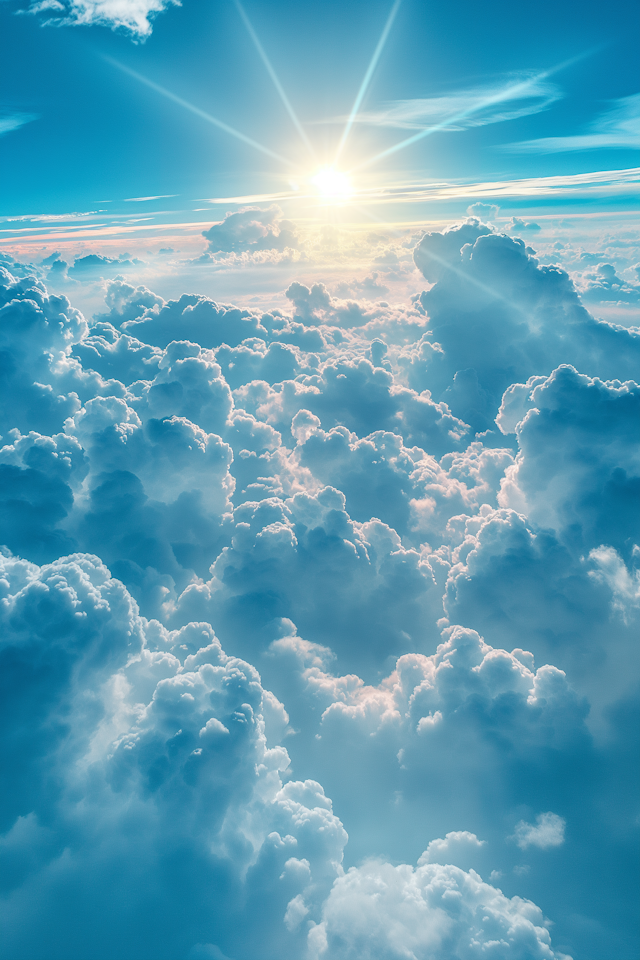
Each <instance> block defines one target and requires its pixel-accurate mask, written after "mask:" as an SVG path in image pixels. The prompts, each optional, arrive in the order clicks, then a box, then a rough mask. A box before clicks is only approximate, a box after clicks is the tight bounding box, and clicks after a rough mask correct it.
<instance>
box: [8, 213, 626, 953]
mask: <svg viewBox="0 0 640 960" xmlns="http://www.w3.org/2000/svg"><path fill="white" fill-rule="evenodd" d="M483 206H486V205H483ZM470 212H471V213H474V214H478V215H480V216H485V217H489V218H490V217H491V216H493V217H494V219H495V216H496V214H497V208H493V207H492V208H488V209H486V210H484V209H483V210H471V211H470ZM537 226H538V225H537V224H535V223H525V222H524V221H517V222H516V220H515V219H514V221H513V222H512V223H511V224H510V225H509V227H508V230H507V231H506V232H499V231H498V229H497V228H496V227H494V226H492V224H491V223H487V222H484V221H483V220H481V219H479V218H478V217H477V216H471V217H469V218H468V219H467V220H465V221H464V222H461V223H458V224H457V225H455V226H453V227H451V228H449V229H446V230H443V231H432V232H428V233H426V234H425V235H424V236H421V237H419V238H418V239H417V241H414V242H413V243H412V244H411V245H409V244H408V243H407V238H406V236H404V237H403V238H402V239H401V240H400V241H398V244H397V245H396V248H395V249H391V248H389V249H387V250H386V251H385V250H384V249H381V250H380V251H379V252H378V258H379V259H378V263H379V268H380V271H381V272H382V273H381V274H380V275H378V274H376V275H369V276H368V277H365V278H362V277H361V278H360V279H352V280H343V281H342V284H341V285H335V284H334V285H333V286H332V285H326V284H325V283H323V282H322V281H321V280H319V279H317V280H316V279H314V280H313V281H307V282H303V279H304V277H303V274H302V271H301V272H300V277H301V278H302V279H297V280H294V281H293V282H291V283H290V284H289V286H288V287H287V289H286V292H285V295H284V296H283V297H280V298H279V299H278V300H277V303H278V305H277V306H272V307H271V308H270V309H263V308H262V306H261V307H260V308H255V307H254V308H252V307H251V306H250V305H248V304H247V303H246V300H245V302H244V305H243V306H236V305H234V304H233V303H222V302H216V301H214V300H212V299H211V298H210V297H208V296H205V295H202V294H192V293H189V292H186V293H182V292H181V293H180V294H179V295H177V296H175V297H173V298H169V299H165V298H164V297H163V296H161V295H159V294H158V293H157V292H154V291H152V290H150V289H148V288H147V287H146V286H145V285H144V284H143V283H137V282H136V280H135V278H134V275H135V269H136V262H135V258H130V259H129V260H127V262H126V263H124V258H113V257H109V256H101V255H98V254H92V255H88V256H86V257H84V258H78V259H76V261H75V264H74V265H73V267H71V268H70V269H69V267H68V264H67V263H65V262H63V261H62V260H61V259H60V258H59V257H55V256H54V257H53V258H51V257H50V258H49V262H45V263H44V265H42V266H41V267H40V268H38V269H34V268H32V267H31V266H29V265H25V264H24V263H22V262H20V261H17V260H14V259H13V257H11V256H9V255H3V257H2V261H1V262H2V264H3V265H2V266H0V359H1V368H2V378H1V380H0V393H1V400H2V403H1V410H2V415H1V423H0V433H1V434H2V441H1V443H2V447H1V449H0V475H1V477H2V483H1V484H0V497H1V500H0V516H1V518H2V524H1V537H0V539H1V541H2V543H3V544H4V547H3V551H2V555H1V556H0V565H1V566H2V573H1V579H0V586H1V588H2V604H1V606H0V617H1V618H2V633H1V640H0V658H1V660H2V672H1V674H0V676H1V678H2V685H3V691H2V698H1V700H0V704H1V706H0V709H1V710H2V711H4V716H3V731H4V734H3V738H2V747H1V749H2V751H3V757H2V768H3V771H4V773H5V783H6V784H7V789H6V790H5V792H4V796H3V800H2V808H1V809H2V823H1V825H0V830H1V831H2V836H1V839H0V858H1V861H2V863H3V867H2V869H1V870H0V875H1V877H2V881H1V882H2V886H3V899H2V902H1V904H0V916H1V917H2V929H3V937H2V943H1V945H0V957H2V958H4V960H86V958H87V957H91V958H93V960H112V958H113V957H115V956H117V957H119V958H121V960H146V958H149V960H150V958H153V960H356V958H358V960H367V958H369V960H408V958H414V960H427V958H428V960H480V958H483V960H537V958H540V960H543V958H544V960H567V957H570V956H574V957H576V958H580V957H589V960H611V958H612V957H614V956H615V957H616V958H619V960H632V958H633V957H635V956H636V955H637V949H638V942H637V917H636V916H635V914H634V910H635V903H634V897H633V895H632V892H631V891H632V890H633V887H634V884H636V883H637V876H636V874H637V859H638V858H637V852H638V816H637V791H636V790H635V787H634V778H633V769H634V763H636V764H637V758H636V757H635V753H634V749H635V740H634V737H633V730H634V729H635V727H634V724H637V719H638V718H637V714H638V666H639V663H638V661H639V659H640V658H639V654H638V645H637V636H638V608H639V606H640V569H639V568H640V547H639V546H638V544H640V511H639V510H638V493H639V492H640V453H639V451H640V446H639V445H638V439H639V438H640V436H639V435H640V387H639V386H638V383H637V382H636V381H637V380H638V372H639V371H640V333H639V331H638V330H637V328H634V327H629V326H627V325H624V326H623V325H620V324H617V323H614V322H608V321H607V320H605V319H595V318H594V316H592V314H591V313H590V312H589V309H588V308H589V306H590V305H592V304H593V303H595V302H602V301H606V299H607V297H609V298H610V299H614V298H617V300H616V302H618V301H620V302H622V301H624V302H625V303H626V302H629V303H630V302H631V301H632V300H633V298H634V297H635V298H637V297H638V289H639V288H638V285H637V284H634V283H633V282H632V280H630V279H624V278H622V279H621V278H620V276H619V275H618V274H617V273H616V269H620V268H619V267H618V268H616V267H615V266H613V265H611V264H608V263H601V264H600V265H599V266H596V268H595V269H594V271H593V276H591V275H590V274H589V275H588V276H587V275H584V277H582V278H580V277H576V276H575V275H574V277H573V278H572V277H571V276H570V275H569V273H568V272H567V270H566V269H564V268H563V266H562V265H561V264H560V263H559V262H558V261H557V258H556V260H554V262H541V259H542V260H545V259H546V260H547V261H550V260H552V259H553V258H552V257H551V255H549V256H547V257H546V258H545V257H542V258H541V259H538V258H537V257H536V256H535V255H534V252H533V251H532V249H531V247H529V246H527V241H523V240H521V239H519V238H518V232H521V233H524V235H526V236H529V235H530V234H531V233H532V232H535V230H536V228H537ZM205 239H206V240H207V244H208V248H209V249H208V251H207V252H206V253H205V254H204V255H203V257H201V258H199V262H200V264H201V266H202V269H211V267H212V265H213V267H214V268H215V265H216V264H217V263H220V262H221V260H224V262H226V263H228V262H229V258H232V259H233V258H235V261H236V262H237V261H238V260H240V261H241V262H243V263H245V264H246V263H249V262H253V263H254V264H255V269H256V270H257V271H259V270H260V269H262V264H263V263H264V262H265V258H269V257H275V258H280V259H282V258H288V261H287V262H288V263H290V264H295V263H296V262H297V261H296V257H299V256H300V247H301V243H300V242H299V241H298V238H297V235H296V230H295V227H294V225H293V224H291V223H289V222H287V221H283V220H282V219H281V218H279V214H278V209H277V208H268V209H265V210H261V211H260V213H259V215H258V214H257V213H256V212H255V211H252V212H251V213H250V215H248V214H247V213H246V212H242V211H241V212H239V213H237V214H230V215H228V216H227V217H226V218H225V220H224V221H222V222H220V223H219V224H217V225H214V227H212V228H211V229H209V230H208V231H207V232H206V234H205ZM557 242H558V243H559V242H560V241H557ZM558 249H560V247H558ZM403 251H404V252H403ZM403 257H404V259H402V258H403ZM243 258H244V259H243ZM247 258H248V259H247ZM411 258H412V262H411V269H413V264H415V267H416V268H417V269H418V270H419V272H420V275H421V278H422V282H421V285H420V291H421V292H418V293H416V294H414V295H413V296H411V297H407V298H406V299H405V300H404V301H401V302H397V303H392V302H390V301H388V300H385V299H382V297H383V296H384V295H385V294H384V292H382V291H385V292H388V288H387V287H384V286H383V281H382V274H383V273H385V272H386V275H387V276H390V275H392V274H393V273H394V271H395V275H396V276H397V277H398V276H400V277H403V276H406V273H407V270H408V269H409V268H408V267H407V265H406V263H405V260H410V259H411ZM83 260H84V262H83ZM190 266H191V265H189V269H190ZM125 267H126V271H125V269H124V268H125ZM624 269H626V268H624ZM45 270H47V271H48V273H49V277H50V280H49V281H48V282H49V287H50V288H51V287H53V290H52V289H48V288H47V285H46V284H45V282H43V276H45ZM186 270H187V267H185V271H186ZM101 277H102V278H104V279H102V280H100V279H99V278H101ZM45 279H46V277H45ZM138 279H139V278H138ZM388 282H391V281H388ZM97 283H98V284H99V287H100V290H101V292H102V302H101V305H100V306H99V308H97V309H95V310H94V311H93V313H92V315H91V316H85V315H84V314H83V313H82V312H80V310H79V309H77V308H76V307H74V306H73V305H72V303H73V300H74V299H76V297H77V302H79V301H82V292H83V290H85V289H90V290H92V291H95V289H96V284H97ZM65 285H66V287H65ZM186 285H187V284H186V283H185V286H186ZM61 289H66V290H67V293H68V296H69V298H70V299H71V301H72V302H70V300H69V299H68V298H67V296H66V295H64V294H63V293H62V292H61ZM183 289H184V287H183ZM53 291H55V292H53ZM91 296H93V294H91ZM239 299H242V298H241V297H240V296H239ZM274 302H276V301H275V298H274ZM85 312H86V311H85Z"/></svg>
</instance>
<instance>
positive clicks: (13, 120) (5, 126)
mask: <svg viewBox="0 0 640 960" xmlns="http://www.w3.org/2000/svg"><path fill="white" fill-rule="evenodd" d="M38 119H39V115H38V114H37V113H10V114H7V115H5V116H4V117H0V136H2V134H3V133H11V132H12V130H19V129H20V127H24V125H25V123H31V121H32V120H38Z"/></svg>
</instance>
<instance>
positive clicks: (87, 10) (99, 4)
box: [28, 0, 179, 39]
mask: <svg viewBox="0 0 640 960" xmlns="http://www.w3.org/2000/svg"><path fill="white" fill-rule="evenodd" d="M172 3H179V0H34V2H32V3H31V4H30V5H29V7H28V12H29V13H34V14H38V15H40V16H42V17H43V18H44V19H45V22H49V23H53V24H59V23H69V24H78V25H87V26H89V25H92V24H97V25H99V26H103V27H111V29H113V30H124V31H126V32H127V33H129V34H131V35H132V36H133V37H136V38H142V39H144V38H145V37H147V36H148V35H149V34H150V33H151V24H152V21H153V18H154V17H155V16H156V14H158V13H160V12H161V11H162V10H165V9H166V8H167V7H168V6H170V5H171V4H172Z"/></svg>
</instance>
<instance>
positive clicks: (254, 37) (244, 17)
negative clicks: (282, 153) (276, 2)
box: [234, 0, 399, 160]
mask: <svg viewBox="0 0 640 960" xmlns="http://www.w3.org/2000/svg"><path fill="white" fill-rule="evenodd" d="M234 2H235V5H236V7H237V9H238V13H239V14H240V16H241V17H242V22H243V23H244V25H245V27H246V28H247V32H248V34H249V36H250V37H251V39H252V40H253V43H254V46H255V48H256V50H257V51H258V53H259V54H260V59H261V60H262V62H263V63H264V65H265V67H266V69H267V73H268V74H269V76H270V77H271V79H272V81H273V85H274V87H275V88H276V90H277V91H278V94H279V96H280V99H281V100H282V103H283V104H284V108H285V110H286V111H287V113H288V114H289V116H290V118H291V122H292V123H293V125H294V127H295V128H296V130H297V131H298V133H299V134H300V137H301V138H302V141H303V143H304V145H305V146H306V148H307V150H308V151H309V153H310V154H311V156H312V157H313V159H314V160H315V159H316V154H315V151H314V149H313V146H312V144H311V141H310V140H309V137H308V136H307V134H306V131H305V129H304V127H303V126H302V124H301V123H300V121H299V119H298V117H297V114H296V112H295V110H294V109H293V107H292V106H291V101H290V100H289V98H288V96H287V95H286V93H285V92H284V89H283V87H282V84H281V83H280V81H279V79H278V75H277V73H276V72H275V70H274V69H273V67H272V65H271V61H270V60H269V58H268V56H267V54H266V52H265V50H264V47H263V46H262V44H261V43H260V40H259V38H258V35H257V34H256V32H255V30H254V29H253V25H252V23H251V21H250V20H249V18H248V16H247V14H246V12H245V9H244V7H243V6H242V4H241V3H240V0H234ZM398 2H399V0H398Z"/></svg>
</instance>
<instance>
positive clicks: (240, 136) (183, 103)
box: [103, 56, 295, 167]
mask: <svg viewBox="0 0 640 960" xmlns="http://www.w3.org/2000/svg"><path fill="white" fill-rule="evenodd" d="M103 59H104V60H106V61H107V63H110V64H111V65H112V66H114V67H117V69H118V70H121V71H122V72H123V73H126V74H128V76H130V77H133V78H134V79H135V80H137V81H138V82H139V83H143V84H144V85H145V87H149V88H150V89H151V90H155V91H156V93H159V94H161V95H162V96H163V97H166V98H167V100H171V101H173V103H177V104H178V106H180V107H184V109H185V110H188V111H189V112H190V113H194V114H195V115H196V116H197V117H200V118H201V119H202V120H206V121H207V123H211V124H213V126H214V127H218V129H220V130H224V132H225V133H228V134H229V135H230V136H232V137H235V138H236V140H241V141H242V142H243V143H246V144H248V146H250V147H253V148H254V150H259V151H260V153H264V154H265V155H266V156H267V157H271V158H272V159H273V160H278V161H279V162H280V163H284V164H286V166H288V167H295V164H294V163H293V161H292V160H288V159H287V158H286V157H283V156H281V155H280V154H279V153H276V152H275V151H274V150H270V149H269V147H265V146H263V145H262V144H261V143H258V141H257V140H252V138H251V137H247V136H246V134H244V133H241V132H240V131H239V130H235V129H234V127H230V126H229V125H228V124H227V123H224V122H223V121H222V120H218V119H217V117H213V116H212V115H211V114H210V113H207V112H206V110H201V109H200V107H196V106H194V105H193V104H192V103H189V101H188V100H183V99H182V97H178V96H177V95H176V94H175V93H171V91H170V90H167V89H166V87H161V86H160V84H159V83H155V82H154V81H153V80H149V79H148V78H147V77H144V76H143V75H142V74H141V73H137V72H136V71H135V70H132V69H131V67H126V66H125V65H124V64H123V63H120V62H119V61H118V60H114V59H113V58H112V57H107V56H104V57H103Z"/></svg>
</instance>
